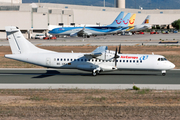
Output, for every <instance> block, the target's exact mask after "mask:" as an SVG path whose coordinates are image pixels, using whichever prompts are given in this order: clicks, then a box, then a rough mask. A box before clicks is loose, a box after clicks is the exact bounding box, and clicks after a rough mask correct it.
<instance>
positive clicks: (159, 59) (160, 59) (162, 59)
mask: <svg viewBox="0 0 180 120" xmlns="http://www.w3.org/2000/svg"><path fill="white" fill-rule="evenodd" d="M158 61H167V59H166V58H158Z"/></svg>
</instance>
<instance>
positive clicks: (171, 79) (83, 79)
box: [0, 69, 180, 89]
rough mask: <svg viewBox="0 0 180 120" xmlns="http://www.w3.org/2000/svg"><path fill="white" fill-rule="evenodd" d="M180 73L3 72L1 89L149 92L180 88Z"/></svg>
mask: <svg viewBox="0 0 180 120" xmlns="http://www.w3.org/2000/svg"><path fill="white" fill-rule="evenodd" d="M179 78H180V70H171V71H167V75H166V76H162V75H161V72H154V71H153V72H150V71H143V72H142V71H115V72H107V73H101V74H100V75H98V76H95V77H94V76H92V75H91V73H90V72H84V71H79V70H67V69H64V70H55V69H0V89H11V88H12V89H15V88H17V89H21V88H22V89H29V88H46V89H47V88H53V89H57V88H82V89H91V88H95V89H131V88H132V86H133V85H136V86H139V87H140V88H150V89H180V79H179Z"/></svg>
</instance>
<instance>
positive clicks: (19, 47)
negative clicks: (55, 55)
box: [5, 26, 48, 54]
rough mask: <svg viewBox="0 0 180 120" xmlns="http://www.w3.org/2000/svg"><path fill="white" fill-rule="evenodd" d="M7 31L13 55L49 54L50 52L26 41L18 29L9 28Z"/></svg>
mask: <svg viewBox="0 0 180 120" xmlns="http://www.w3.org/2000/svg"><path fill="white" fill-rule="evenodd" d="M5 29H6V33H7V37H8V40H9V44H10V47H11V51H12V53H13V54H23V53H40V52H48V50H43V49H40V48H38V47H36V46H35V45H33V44H32V43H30V42H29V41H28V40H26V39H25V38H24V36H23V34H22V33H21V31H20V30H19V29H18V28H17V27H14V26H7V27H6V28H5Z"/></svg>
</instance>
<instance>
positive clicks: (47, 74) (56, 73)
mask: <svg viewBox="0 0 180 120" xmlns="http://www.w3.org/2000/svg"><path fill="white" fill-rule="evenodd" d="M55 75H69V76H92V74H91V73H90V72H89V73H69V72H63V73H61V72H59V71H56V70H47V71H46V73H42V74H40V75H38V76H35V77H32V78H46V77H50V76H55ZM105 75H119V76H158V74H137V73H131V74H129V73H113V72H108V73H100V74H99V75H98V76H105ZM92 77H94V76H92Z"/></svg>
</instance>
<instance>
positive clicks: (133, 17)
mask: <svg viewBox="0 0 180 120" xmlns="http://www.w3.org/2000/svg"><path fill="white" fill-rule="evenodd" d="M135 19H136V14H133V15H132V16H131V18H130V20H129V25H128V26H134V22H135Z"/></svg>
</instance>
